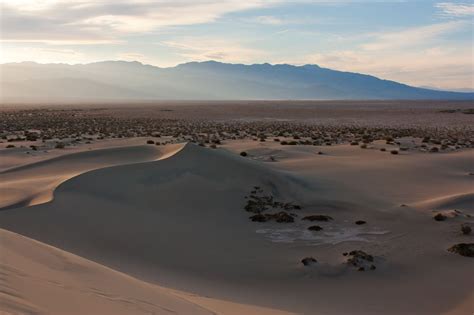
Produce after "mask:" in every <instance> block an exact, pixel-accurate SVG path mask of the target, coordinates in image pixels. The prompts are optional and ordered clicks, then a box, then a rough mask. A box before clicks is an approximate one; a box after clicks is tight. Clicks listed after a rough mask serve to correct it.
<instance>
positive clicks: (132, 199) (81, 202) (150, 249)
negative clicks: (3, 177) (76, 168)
mask: <svg viewBox="0 0 474 315" xmlns="http://www.w3.org/2000/svg"><path fill="white" fill-rule="evenodd" d="M272 145H273V144H272ZM272 145H267V146H269V147H270V148H269V149H271V150H274V149H275V148H273V147H271V146H272ZM247 148H250V147H247ZM229 149H232V148H231V145H230V147H229ZM250 149H251V148H250ZM239 150H240V148H239ZM285 150H290V151H288V152H285V155H284V156H286V158H283V159H282V161H281V162H279V163H263V162H261V161H254V160H252V159H251V158H242V157H240V156H238V155H236V154H233V153H230V152H227V151H225V150H222V149H218V150H211V149H206V148H201V147H198V146H195V145H186V146H185V147H184V148H183V149H182V150H181V151H180V152H178V153H177V154H175V155H173V156H171V157H169V158H168V159H164V160H162V161H158V162H146V163H140V164H131V165H122V166H115V167H108V168H104V169H97V170H94V171H90V172H87V173H84V174H82V175H79V176H76V177H74V178H71V179H69V180H67V181H65V182H63V183H62V184H61V185H60V186H59V187H58V188H57V189H56V191H55V193H54V200H52V202H50V203H47V204H42V205H37V206H34V207H28V208H20V209H13V210H6V211H2V212H0V226H1V227H2V228H5V229H7V230H10V231H14V232H17V233H20V234H23V235H25V236H28V237H31V238H33V239H36V240H39V241H41V242H44V243H47V244H50V245H53V246H55V247H58V248H61V249H62V250H66V251H68V252H71V253H74V254H77V255H79V256H81V257H84V258H87V259H90V260H93V261H96V262H98V263H100V264H103V265H106V266H108V267H111V268H113V269H116V270H119V271H120V272H125V273H127V274H130V275H133V276H134V277H137V278H139V279H142V280H146V281H149V282H153V283H158V284H160V285H162V286H165V287H169V288H173V289H180V290H183V291H186V292H190V293H193V294H197V297H194V298H192V299H191V300H192V301H193V302H196V303H198V302H199V303H201V305H204V304H206V299H207V298H210V300H212V301H216V300H217V301H228V302H222V303H223V304H225V303H238V304H239V305H241V306H242V307H245V305H257V306H260V307H265V308H272V309H278V310H283V311H289V312H296V313H304V314H318V313H321V314H381V313H383V314H440V313H450V312H451V313H452V312H454V314H462V313H463V312H469V311H471V306H472V304H471V303H469V301H472V292H473V290H474V287H473V286H472V284H471V283H470V282H469V279H468V274H469V273H470V272H471V271H472V265H471V261H470V259H469V258H464V257H460V256H457V255H454V254H451V253H449V252H447V251H446V248H447V247H448V246H450V245H451V244H452V243H455V242H459V241H460V240H461V238H462V236H460V235H459V233H456V232H455V228H456V226H457V225H458V224H459V222H457V221H447V222H443V224H442V225H440V224H439V223H438V222H435V221H434V220H432V218H431V214H428V213H426V212H423V211H416V209H414V208H412V207H400V203H402V202H403V201H405V202H406V203H410V202H417V201H420V200H425V199H426V198H427V197H431V198H432V197H433V195H436V194H438V193H440V194H441V191H444V193H445V194H446V193H453V192H455V191H458V192H459V191H465V192H468V191H469V189H470V188H469V187H470V184H471V182H469V180H471V179H467V178H465V177H462V176H465V173H466V172H467V171H468V169H467V168H468V167H470V163H469V160H470V159H471V158H472V152H470V151H469V152H468V151H466V152H467V153H466V152H460V153H455V154H445V155H439V156H437V157H431V156H430V157H428V162H427V163H426V164H422V163H421V161H422V160H423V159H425V161H426V159H427V157H426V156H424V157H423V158H421V157H420V156H419V155H416V154H410V155H409V154H407V155H406V156H404V155H403V154H401V155H399V156H396V157H394V156H391V155H390V154H385V155H379V154H382V153H381V152H378V151H374V150H361V149H359V148H355V149H354V148H349V147H347V146H336V147H333V148H325V149H324V150H325V151H326V152H325V153H326V154H325V155H317V154H316V153H317V152H314V151H313V152H312V151H311V150H316V148H311V149H309V148H308V149H306V148H305V149H303V150H302V149H300V148H297V149H285ZM291 150H294V151H291ZM348 150H352V152H351V154H349V151H348ZM356 150H357V151H356ZM354 156H355V157H354ZM430 159H431V160H430ZM448 162H449V163H448ZM410 165H413V166H410ZM382 166H383V167H382ZM421 166H423V167H421ZM397 170H398V173H396V172H397ZM416 170H417V172H418V173H416V172H415V171H416ZM426 171H429V172H428V173H429V174H432V173H433V172H434V173H433V174H434V175H426V176H421V174H424V172H426ZM414 172H415V173H414ZM395 174H398V175H395ZM461 174H464V175H462V176H461ZM397 176H398V177H397ZM441 176H444V177H446V176H447V177H448V181H447V182H446V185H443V186H444V187H442V188H438V187H436V186H437V181H436V179H439V178H441ZM444 177H443V178H444ZM466 177H467V176H466ZM433 179H434V180H435V181H432V180H433ZM381 183H383V184H384V185H381ZM255 185H258V186H261V187H263V188H264V189H265V190H266V191H268V192H272V193H273V195H274V196H275V197H277V198H278V199H280V200H285V201H295V202H298V203H299V204H301V205H302V206H303V210H300V211H301V212H299V213H298V215H299V216H300V217H301V216H303V215H306V214H312V213H324V214H329V215H331V216H333V217H334V222H333V223H327V224H326V223H322V225H324V228H325V230H324V231H325V232H324V233H322V236H318V237H313V235H312V234H311V233H310V234H308V232H307V231H306V228H307V225H308V224H306V223H305V222H304V221H299V220H298V222H297V223H295V224H293V225H291V226H285V225H282V224H278V223H265V225H261V224H259V223H255V222H251V221H250V220H249V219H248V216H249V214H248V213H246V212H245V211H244V210H243V206H244V204H245V199H244V196H245V195H246V194H248V193H249V191H250V190H251V189H252V187H253V186H255ZM452 185H454V186H452ZM384 187H385V189H384ZM394 187H398V188H399V189H398V190H397V191H393V188H394ZM430 192H431V195H430ZM389 210H390V211H389ZM357 219H364V220H367V221H368V224H367V225H365V226H362V227H358V226H355V225H354V221H355V220H357ZM274 235H278V236H279V237H280V238H279V239H276V238H274ZM308 235H309V237H308ZM281 237H283V240H284V242H281ZM341 238H342V241H340V240H341ZM335 241H336V242H335ZM315 245H317V246H315ZM354 249H363V250H365V251H368V252H370V253H371V254H373V255H375V256H376V257H377V264H378V267H377V270H376V271H375V272H372V273H368V272H367V273H360V272H357V271H354V270H353V269H352V268H350V267H349V266H346V265H345V264H343V262H344V260H345V258H344V256H342V253H343V252H347V251H350V250H354ZM306 256H314V257H316V258H317V259H318V261H319V263H318V265H317V266H314V267H309V268H308V267H304V266H302V264H301V263H300V260H301V258H303V257H306ZM362 287H363V288H364V290H361V289H360V288H362ZM382 287H383V288H384V289H383V290H381V289H380V288H382ZM419 292H424V295H422V296H420V294H419ZM341 301H343V302H344V303H341ZM199 303H198V304H199ZM203 303H204V304H203ZM212 304H213V307H214V310H215V311H218V308H219V305H220V304H219V303H215V302H213V303H212ZM209 309H212V308H211V307H209ZM235 309H236V308H234V310H235ZM237 309H238V308H237ZM471 312H472V311H471ZM248 313H249V314H251V313H252V311H248ZM253 313H257V314H258V313H259V312H258V311H256V309H255V308H254V309H253Z"/></svg>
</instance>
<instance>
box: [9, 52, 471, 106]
mask: <svg viewBox="0 0 474 315" xmlns="http://www.w3.org/2000/svg"><path fill="white" fill-rule="evenodd" d="M0 75H1V76H0V92H1V93H0V98H1V101H2V102H13V101H16V102H22V101H23V102H32V101H55V102H61V101H113V100H121V101H128V100H164V99H182V100H185V99H200V100H202V99H209V100H215V99H219V100H235V99H240V100H250V99H267V100H272V99H294V100H301V99H452V100H474V93H472V92H471V93H461V92H448V91H439V90H432V89H426V88H417V87H412V86H408V85H405V84H401V83H397V82H394V81H388V80H382V79H379V78H376V77H373V76H370V75H365V74H359V73H351V72H342V71H335V70H331V69H326V68H321V67H319V66H316V65H305V66H292V65H287V64H278V65H270V64H267V63H265V64H255V65H242V64H226V63H220V62H215V61H207V62H190V63H185V64H181V65H178V66H176V67H172V68H159V67H154V66H150V65H144V64H141V63H139V62H125V61H104V62H96V63H90V64H78V65H67V64H37V63H32V62H22V63H10V64H2V65H0Z"/></svg>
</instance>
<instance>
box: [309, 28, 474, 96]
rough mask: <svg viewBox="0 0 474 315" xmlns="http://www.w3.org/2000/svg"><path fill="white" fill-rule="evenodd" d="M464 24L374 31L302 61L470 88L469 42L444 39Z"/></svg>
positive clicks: (419, 83)
mask: <svg viewBox="0 0 474 315" xmlns="http://www.w3.org/2000/svg"><path fill="white" fill-rule="evenodd" d="M468 25H469V22H467V21H453V22H447V23H438V24H433V25H428V26H422V27H414V28H408V29H405V30H401V31H399V32H386V33H383V32H382V33H374V34H370V35H368V37H367V39H366V42H365V43H363V44H360V45H358V46H356V47H355V48H352V49H345V50H336V51H330V52H325V53H315V54H310V55H308V56H306V58H305V59H304V62H305V63H317V64H319V65H322V66H325V67H329V68H334V69H340V70H344V71H355V72H362V73H370V74H373V75H376V76H379V77H382V78H386V79H390V80H395V81H399V82H405V83H408V84H411V85H416V86H435V87H440V88H446V89H449V88H458V87H467V88H474V81H473V80H472V78H473V77H474V68H473V66H472V49H473V47H472V44H471V43H466V42H463V41H453V40H451V41H450V42H449V43H446V42H445V38H446V37H447V36H449V35H451V34H452V33H453V32H456V31H458V30H461V29H463V28H464V27H468Z"/></svg>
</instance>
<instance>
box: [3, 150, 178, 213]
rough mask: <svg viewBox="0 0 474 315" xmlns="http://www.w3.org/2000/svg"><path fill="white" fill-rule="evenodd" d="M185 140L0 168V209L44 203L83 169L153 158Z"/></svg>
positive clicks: (171, 153) (85, 170) (83, 171)
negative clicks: (158, 145)
mask: <svg viewBox="0 0 474 315" xmlns="http://www.w3.org/2000/svg"><path fill="white" fill-rule="evenodd" d="M184 145H185V144H173V145H167V146H160V147H155V146H149V145H148V146H145V145H142V146H130V147H119V148H105V149H98V150H92V151H83V152H78V153H71V154H65V155H61V156H57V157H53V158H51V159H46V160H42V161H39V162H35V163H30V164H26V165H21V166H18V167H13V168H9V169H6V170H3V171H1V172H0V191H1V192H2V196H1V197H0V211H1V210H7V209H13V208H18V207H26V206H32V205H37V204H41V203H46V202H48V201H50V200H51V199H52V198H53V191H54V189H56V187H58V186H59V185H60V184H61V183H63V182H64V181H66V180H68V179H70V178H72V177H75V176H78V175H80V174H83V173H85V172H88V171H91V170H94V169H99V168H104V167H109V166H113V165H123V164H130V163H139V162H144V161H156V160H160V159H165V158H168V157H170V156H172V155H173V154H175V153H177V152H179V151H180V150H181V149H182V148H183V147H184Z"/></svg>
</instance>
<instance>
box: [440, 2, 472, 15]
mask: <svg viewBox="0 0 474 315" xmlns="http://www.w3.org/2000/svg"><path fill="white" fill-rule="evenodd" d="M435 6H436V8H438V9H439V10H440V11H441V13H442V14H443V15H445V16H450V17H467V16H472V15H474V4H473V3H453V2H440V3H437V4H436V5H435Z"/></svg>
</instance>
